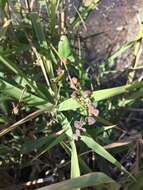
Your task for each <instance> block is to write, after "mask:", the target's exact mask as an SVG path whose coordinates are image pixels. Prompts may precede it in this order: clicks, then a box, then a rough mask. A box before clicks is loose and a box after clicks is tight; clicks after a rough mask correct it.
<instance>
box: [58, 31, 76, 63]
mask: <svg viewBox="0 0 143 190" xmlns="http://www.w3.org/2000/svg"><path fill="white" fill-rule="evenodd" d="M58 53H59V55H60V57H61V58H62V59H66V60H69V61H71V62H74V61H75V59H74V56H73V54H72V51H71V47H70V42H69V40H68V38H67V36H66V35H62V36H61V39H60V42H59V44H58Z"/></svg>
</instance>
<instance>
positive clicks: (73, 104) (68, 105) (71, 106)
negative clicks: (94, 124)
mask: <svg viewBox="0 0 143 190" xmlns="http://www.w3.org/2000/svg"><path fill="white" fill-rule="evenodd" d="M78 108H80V104H79V103H78V101H77V100H76V99H74V98H69V99H67V100H65V101H64V102H62V103H60V104H59V108H58V110H59V111H67V110H76V109H78Z"/></svg>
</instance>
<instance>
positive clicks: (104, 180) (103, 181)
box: [36, 172, 120, 190]
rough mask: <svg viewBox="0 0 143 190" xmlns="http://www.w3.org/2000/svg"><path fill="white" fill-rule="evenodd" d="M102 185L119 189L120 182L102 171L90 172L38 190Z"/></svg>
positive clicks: (63, 189) (108, 188) (70, 189)
mask: <svg viewBox="0 0 143 190" xmlns="http://www.w3.org/2000/svg"><path fill="white" fill-rule="evenodd" d="M95 186H96V187H102V188H105V189H106V190H119V187H120V186H119V184H118V183H116V182H115V181H114V180H113V179H111V178H110V177H108V176H107V175H106V174H104V173H101V172H94V173H89V174H86V175H83V176H80V177H77V178H73V179H70V180H65V181H63V182H60V183H56V184H53V185H49V186H46V187H42V188H39V189H36V190H57V189H58V190H73V189H75V188H84V187H95Z"/></svg>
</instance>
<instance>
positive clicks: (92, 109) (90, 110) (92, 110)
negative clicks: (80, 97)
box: [88, 104, 99, 117]
mask: <svg viewBox="0 0 143 190" xmlns="http://www.w3.org/2000/svg"><path fill="white" fill-rule="evenodd" d="M88 113H89V116H92V115H94V116H96V117H97V116H98V115H99V110H98V109H96V108H95V106H94V105H93V104H89V105H88Z"/></svg>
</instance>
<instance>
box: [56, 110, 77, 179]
mask: <svg viewBox="0 0 143 190" xmlns="http://www.w3.org/2000/svg"><path fill="white" fill-rule="evenodd" d="M59 120H60V122H61V125H62V127H63V129H65V130H66V134H67V136H68V137H69V141H70V146H71V178H73V177H78V176H80V169H79V161H78V155H77V149H76V145H75V142H74V139H73V132H72V127H71V125H70V123H69V121H68V119H67V118H66V117H65V116H64V115H63V114H60V116H59Z"/></svg>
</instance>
